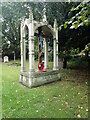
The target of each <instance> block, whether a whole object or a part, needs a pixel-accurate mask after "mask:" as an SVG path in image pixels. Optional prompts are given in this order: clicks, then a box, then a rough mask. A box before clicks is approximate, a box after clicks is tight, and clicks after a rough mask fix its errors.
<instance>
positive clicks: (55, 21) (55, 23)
mask: <svg viewBox="0 0 90 120" xmlns="http://www.w3.org/2000/svg"><path fill="white" fill-rule="evenodd" d="M56 28H57V20H56V19H55V20H54V29H56Z"/></svg>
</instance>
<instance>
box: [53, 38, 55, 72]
mask: <svg viewBox="0 0 90 120" xmlns="http://www.w3.org/2000/svg"><path fill="white" fill-rule="evenodd" d="M53 70H56V38H55V37H53Z"/></svg>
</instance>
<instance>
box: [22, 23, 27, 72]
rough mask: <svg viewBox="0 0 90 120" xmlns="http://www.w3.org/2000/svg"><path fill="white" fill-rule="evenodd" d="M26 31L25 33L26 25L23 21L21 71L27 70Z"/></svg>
mask: <svg viewBox="0 0 90 120" xmlns="http://www.w3.org/2000/svg"><path fill="white" fill-rule="evenodd" d="M25 49H26V48H25V33H24V25H23V23H21V72H25V71H26V66H25V60H26V57H25Z"/></svg>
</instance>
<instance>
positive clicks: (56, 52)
mask: <svg viewBox="0 0 90 120" xmlns="http://www.w3.org/2000/svg"><path fill="white" fill-rule="evenodd" d="M56 69H57V70H58V30H57V29H56Z"/></svg>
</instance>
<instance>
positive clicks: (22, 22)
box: [21, 17, 24, 26]
mask: <svg viewBox="0 0 90 120" xmlns="http://www.w3.org/2000/svg"><path fill="white" fill-rule="evenodd" d="M21 24H22V26H23V25H24V17H23V18H22V21H21Z"/></svg>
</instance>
